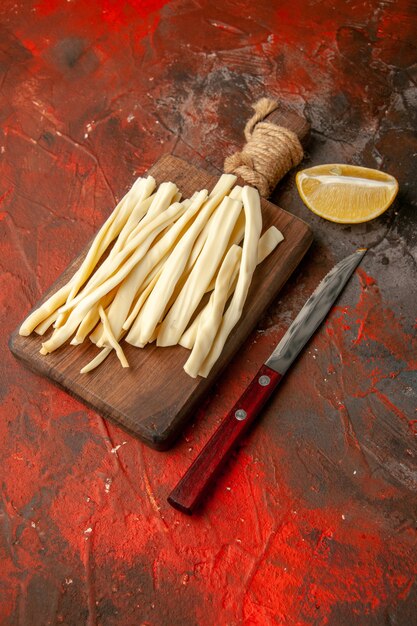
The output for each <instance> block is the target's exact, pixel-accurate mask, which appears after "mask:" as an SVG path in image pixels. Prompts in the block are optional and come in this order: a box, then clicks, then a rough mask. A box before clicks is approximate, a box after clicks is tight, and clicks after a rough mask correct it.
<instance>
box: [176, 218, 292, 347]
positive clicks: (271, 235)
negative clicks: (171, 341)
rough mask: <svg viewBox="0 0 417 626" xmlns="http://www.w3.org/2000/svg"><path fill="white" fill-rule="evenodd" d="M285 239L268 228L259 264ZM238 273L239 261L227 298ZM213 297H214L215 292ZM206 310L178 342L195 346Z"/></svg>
mask: <svg viewBox="0 0 417 626" xmlns="http://www.w3.org/2000/svg"><path fill="white" fill-rule="evenodd" d="M283 239H284V237H283V235H282V233H281V232H280V231H279V230H278V228H276V227H275V226H271V227H270V228H268V230H267V231H265V232H264V234H263V235H262V237H261V238H260V240H259V244H258V265H259V264H260V263H262V262H263V261H264V260H265V259H266V257H267V256H269V255H270V254H271V252H273V250H275V248H276V247H277V245H278V244H279V243H280V242H281V241H283ZM238 273H239V263H237V262H236V264H235V267H234V269H233V276H232V280H231V283H230V287H229V291H228V294H227V299H229V298H230V296H231V295H232V293H233V292H234V290H235V287H236V282H237V277H238ZM213 289H214V282H213V281H212V282H211V283H210V285H209V287H208V289H207V291H212V290H213ZM211 297H213V294H212V296H211ZM206 306H208V305H206ZM204 310H205V308H204V309H202V310H201V311H200V312H199V314H198V315H197V316H196V317H195V318H194V320H193V322H192V324H190V326H189V327H188V328H187V330H186V331H185V333H184V334H183V336H182V337H181V339H180V341H179V342H178V343H179V344H180V345H181V346H183V347H184V348H188V350H191V349H192V348H193V346H194V343H195V340H196V337H197V331H198V325H199V323H200V319H201V316H202V314H203V312H204Z"/></svg>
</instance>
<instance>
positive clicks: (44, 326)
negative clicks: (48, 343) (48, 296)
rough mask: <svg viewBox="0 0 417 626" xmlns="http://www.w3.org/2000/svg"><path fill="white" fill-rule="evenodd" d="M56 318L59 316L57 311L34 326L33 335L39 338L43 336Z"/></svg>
mask: <svg viewBox="0 0 417 626" xmlns="http://www.w3.org/2000/svg"><path fill="white" fill-rule="evenodd" d="M58 316H59V313H58V310H56V311H54V312H53V313H51V315H49V317H47V318H46V320H43V322H41V323H40V324H38V326H36V328H35V333H36V334H37V335H40V336H42V335H44V334H45V333H46V331H47V330H48V328H50V327H51V326H52V324H53V323H54V322H55V320H56V319H57V318H58Z"/></svg>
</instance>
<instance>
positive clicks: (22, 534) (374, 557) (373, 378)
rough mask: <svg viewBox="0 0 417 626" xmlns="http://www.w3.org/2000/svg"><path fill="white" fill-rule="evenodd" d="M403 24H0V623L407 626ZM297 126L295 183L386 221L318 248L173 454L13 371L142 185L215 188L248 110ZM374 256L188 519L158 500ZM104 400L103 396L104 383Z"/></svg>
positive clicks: (401, 14) (174, 20)
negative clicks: (310, 314)
mask: <svg viewBox="0 0 417 626" xmlns="http://www.w3.org/2000/svg"><path fill="white" fill-rule="evenodd" d="M414 11H415V2H411V1H409V2H407V1H404V0H398V1H397V2H394V3H387V2H382V1H380V2H378V1H374V2H367V1H365V2H362V1H361V2H358V1H356V0H352V1H348V2H345V1H342V0H337V1H327V2H322V1H313V0H308V1H304V0H291V1H282V2H273V1H270V0H268V1H267V0H261V1H259V2H249V1H248V0H226V1H224V2H218V3H216V2H208V1H207V0H202V1H198V0H196V1H192V0H190V1H187V0H178V1H173V2H164V1H163V0H144V1H139V0H130V2H125V3H123V2H118V1H116V0H102V1H99V0H94V1H91V0H89V1H88V2H87V1H84V2H83V1H81V0H68V1H66V0H50V1H48V2H47V1H46V0H43V1H40V2H29V1H25V2H20V1H19V0H3V1H2V3H1V6H0V16H1V19H0V22H1V31H0V98H1V100H0V118H1V134H0V158H1V175H0V202H1V206H0V211H1V212H0V228H1V255H0V266H1V275H0V280H1V289H0V298H1V313H2V323H1V326H0V331H1V337H2V357H1V362H0V368H1V369H0V372H1V373H0V376H1V409H0V410H1V420H0V432H1V445H0V454H1V457H2V460H1V470H2V477H1V487H2V500H1V517H0V521H1V548H0V563H1V567H0V616H1V619H0V622H1V624H2V625H7V626H9V625H18V624H19V625H24V626H26V625H27V626H38V625H39V626H43V625H47V624H60V623H62V624H68V625H74V626H75V625H76V626H78V625H82V624H89V625H93V624H99V625H103V626H128V625H129V626H130V625H132V626H138V625H140V624H143V625H156V626H159V625H169V626H171V625H172V626H176V625H181V626H194V625H200V624H204V625H208V626H219V625H229V626H232V625H237V624H250V625H251V626H252V625H254V626H265V625H269V624H283V625H287V624H289V625H298V626H301V625H302V626H304V625H322V624H330V625H332V626H333V625H334V626H339V625H345V624H349V625H350V624H360V625H361V626H368V625H372V626H374V625H375V626H376V625H378V626H380V625H385V624H386V625H396V626H398V625H400V626H409V625H411V624H415V623H416V610H417V603H416V600H417V586H416V583H415V577H416V573H417V565H416V557H417V550H416V540H417V536H416V504H417V502H416V487H417V446H416V435H417V413H416V405H417V403H416V393H417V389H416V388H417V385H416V361H417V341H416V334H415V323H416V320H415V313H416V301H417V288H416V274H417V273H416V249H417V240H416V234H417V230H416V228H417V219H416V207H415V202H416V195H415V190H416V171H417V168H416V154H417V139H416V134H415V129H416V115H417V114H416V102H417V93H416V88H415V87H416V79H417V47H416V42H417V39H416V23H417V22H416V14H415V12H414ZM265 94H267V95H270V96H275V97H277V98H278V99H279V100H282V101H283V102H285V103H287V104H289V105H292V106H293V107H294V108H295V109H297V110H298V111H300V112H303V113H304V114H305V116H306V117H307V118H308V119H309V120H310V121H311V123H312V126H313V128H314V132H313V135H312V141H311V144H310V146H309V151H308V154H307V158H306V160H305V162H304V166H307V165H311V164H316V163H322V162H349V163H356V164H360V165H366V166H370V167H376V168H381V169H383V170H386V171H388V172H390V173H391V174H393V175H394V176H396V177H397V178H398V180H399V183H400V194H399V197H398V200H397V201H396V203H395V205H394V206H393V207H392V208H391V209H390V210H389V211H388V212H387V213H386V214H385V215H383V216H382V217H381V218H379V219H377V220H375V221H373V222H370V223H368V224H363V225H359V226H341V225H336V224H331V223H328V222H325V221H323V220H321V219H320V218H318V217H315V216H314V215H313V214H312V213H310V212H309V211H308V209H306V208H305V207H304V205H303V204H302V202H301V200H300V198H299V197H298V194H297V192H296V189H295V185H294V175H293V174H291V175H290V176H288V177H287V178H286V179H285V180H284V181H283V183H282V184H281V186H280V187H279V190H278V191H277V193H276V195H275V200H276V201H277V202H278V203H279V204H280V205H281V206H282V207H284V208H286V209H288V210H289V211H292V212H293V213H295V214H296V215H299V216H300V217H302V218H303V219H305V220H306V221H307V222H308V223H309V224H310V225H311V226H312V228H313V229H314V232H315V243H314V246H313V248H312V249H311V251H310V252H309V254H308V255H307V257H306V259H305V261H304V262H303V263H302V265H301V266H300V268H299V270H298V271H297V272H296V274H295V275H294V276H293V277H292V278H291V280H290V281H289V283H288V285H287V287H286V288H285V290H284V292H283V293H282V295H281V297H280V298H279V300H278V301H277V302H276V304H275V305H274V306H273V307H272V308H271V310H270V311H269V312H268V314H267V315H266V316H265V317H264V319H262V320H260V322H259V326H258V329H257V331H256V332H255V333H254V334H253V335H252V337H251V339H250V340H249V341H248V342H247V343H246V344H245V345H244V346H243V347H242V350H241V352H240V354H239V355H238V357H237V358H236V359H235V360H234V362H233V364H232V365H231V366H230V368H229V369H228V371H227V373H226V374H225V376H224V377H223V378H222V380H221V382H220V383H219V384H218V385H217V387H216V388H215V389H214V390H213V397H212V399H211V401H210V402H208V403H207V406H206V407H205V410H206V413H205V415H204V416H203V413H202V412H201V414H199V415H196V419H195V420H194V423H193V424H190V426H189V428H188V429H187V430H186V431H185V432H184V434H183V436H182V437H181V439H180V441H179V443H178V445H177V446H176V447H175V448H174V449H173V450H172V451H170V452H167V453H158V452H156V451H154V450H150V449H148V448H146V447H145V446H143V445H142V444H141V443H139V442H138V441H136V440H135V439H134V438H132V437H131V436H129V435H127V434H125V433H124V432H123V431H122V430H120V429H119V428H117V427H115V426H113V425H111V424H109V423H107V422H105V421H104V420H103V419H101V418H100V417H99V416H98V415H96V414H95V413H94V412H92V411H89V410H86V409H85V408H84V407H83V406H82V405H81V404H79V403H78V402H76V401H75V400H73V399H71V398H70V397H69V396H67V395H66V394H65V393H63V392H61V391H59V390H57V389H56V388H55V387H54V386H53V385H52V384H49V383H48V382H46V381H45V380H42V379H40V378H38V377H37V376H35V375H32V374H31V373H29V372H28V371H26V370H24V369H23V367H21V366H20V365H19V364H18V363H17V362H15V360H14V359H13V357H12V356H11V354H10V353H9V352H8V350H7V340H8V336H9V334H10V333H11V331H12V330H13V329H14V328H15V326H16V325H17V323H18V322H20V321H21V319H22V318H23V316H24V315H25V313H26V312H27V311H28V310H29V308H30V307H31V306H32V305H33V303H34V302H35V301H36V300H37V299H38V298H39V296H40V295H41V294H42V292H43V291H44V290H45V289H46V288H47V287H48V286H49V284H50V283H51V282H52V281H53V280H54V279H55V278H56V276H57V275H58V274H59V273H60V272H61V271H62V270H63V269H64V268H65V266H66V265H67V264H68V262H69V261H70V260H71V259H72V258H73V257H74V256H75V255H76V254H77V253H78V252H79V250H80V249H81V248H82V247H83V246H84V244H85V243H86V242H87V241H88V239H89V238H90V237H91V235H92V234H93V233H94V232H95V230H96V229H97V227H98V226H99V225H100V224H101V223H102V221H103V219H104V218H105V216H107V215H108V213H109V211H110V209H111V208H112V206H113V205H114V203H115V200H116V199H117V198H120V197H121V195H122V194H123V193H124V192H125V191H126V190H127V188H128V187H129V186H130V185H131V183H132V182H133V180H134V177H135V176H136V175H138V174H142V173H143V172H146V169H147V168H148V167H149V166H150V165H151V164H152V163H153V162H154V161H155V160H157V159H158V158H159V157H160V156H161V155H163V154H165V153H167V152H172V153H174V154H176V155H179V156H182V157H184V158H186V159H188V160H189V161H191V162H193V163H195V164H198V165H201V166H203V167H205V168H207V169H209V170H210V171H212V172H214V173H215V172H220V171H221V169H222V164H223V158H224V156H225V155H227V154H229V153H231V152H232V151H233V150H235V149H237V148H238V147H239V146H240V145H241V142H242V130H243V125H244V122H245V120H246V119H247V118H248V117H249V116H250V114H251V108H250V105H251V103H253V102H254V101H256V100H257V98H258V97H260V96H263V95H265ZM363 245H365V246H369V247H370V251H369V253H368V254H367V256H366V258H365V260H364V262H363V264H362V266H361V268H360V269H359V271H358V272H357V273H356V274H355V276H354V277H353V279H352V281H351V283H350V284H349V286H348V288H347V289H346V291H345V292H344V294H343V296H342V298H341V300H340V301H339V302H338V305H337V306H336V307H335V308H334V309H333V311H332V313H331V315H330V316H329V318H328V320H327V321H326V323H325V325H324V327H323V328H322V329H321V330H320V332H318V333H317V334H316V336H315V337H314V339H313V340H312V342H311V344H310V345H309V346H308V348H307V349H306V350H305V352H304V353H303V355H302V357H301V358H300V359H299V361H298V363H297V364H296V366H295V367H294V368H293V370H292V371H291V373H290V375H289V376H288V378H287V380H286V381H285V382H284V384H283V385H282V387H281V388H280V390H279V392H278V394H277V395H276V397H275V399H274V400H273V402H272V404H271V406H270V407H269V408H268V410H267V411H266V412H265V414H264V416H263V419H262V420H261V421H260V422H259V423H258V425H257V427H256V428H255V429H254V431H253V432H252V433H251V435H250V436H249V437H248V438H247V440H246V441H245V442H244V444H243V446H242V448H241V449H240V451H239V452H238V453H237V454H236V457H235V459H234V461H233V463H232V464H231V465H230V466H229V468H228V469H227V471H226V472H225V473H224V474H223V476H222V477H221V479H220V480H219V483H218V488H217V489H216V491H215V493H214V494H213V496H212V497H211V499H210V500H209V502H208V503H207V506H206V508H205V510H204V511H203V512H202V513H200V514H199V515H196V516H195V517H192V518H187V517H184V516H183V515H181V514H180V513H178V512H176V511H174V510H173V509H171V508H170V507H169V505H168V504H167V503H166V496H167V494H168V493H169V491H170V489H171V488H172V487H173V486H174V484H175V483H176V481H177V480H178V478H179V477H180V476H181V474H182V473H183V472H184V470H185V469H186V468H187V467H188V466H189V464H190V462H191V460H192V459H193V458H194V457H195V455H196V454H197V452H198V451H199V450H200V449H201V447H202V446H203V444H204V443H205V441H206V440H207V438H208V437H209V435H210V434H211V433H212V432H213V430H214V428H215V427H216V425H217V424H218V423H219V419H220V416H221V415H222V414H223V412H225V411H227V410H228V409H229V408H230V407H231V406H232V405H233V403H234V401H235V400H236V398H237V397H238V395H239V394H240V393H241V391H242V390H243V389H244V387H245V385H246V384H247V383H248V381H249V380H250V378H251V376H252V375H253V374H254V372H255V371H256V370H257V369H258V367H259V365H260V364H261V363H262V361H263V360H264V359H265V357H266V356H267V355H268V354H269V352H270V350H271V348H272V347H273V346H274V345H275V344H276V342H277V341H278V340H279V338H280V337H281V336H282V334H283V332H284V331H285V329H286V328H287V326H288V324H289V323H290V321H291V320H292V319H293V317H294V315H295V314H296V312H297V311H298V310H299V308H300V306H301V305H302V303H303V302H304V301H305V299H306V298H307V296H308V295H309V294H310V292H311V291H312V289H313V288H314V287H315V285H316V284H317V282H318V281H319V280H320V278H322V277H323V275H324V274H325V273H326V271H327V270H328V269H329V268H330V267H331V266H332V264H334V263H335V262H336V261H337V260H338V259H340V258H342V257H343V256H344V255H346V254H348V253H349V252H351V251H352V250H354V249H355V247H356V246H363ZM112 384H117V381H112Z"/></svg>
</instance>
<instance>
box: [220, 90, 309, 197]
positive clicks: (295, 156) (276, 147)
mask: <svg viewBox="0 0 417 626" xmlns="http://www.w3.org/2000/svg"><path fill="white" fill-rule="evenodd" d="M278 106H279V104H278V102H276V101H275V100H270V99H269V98H261V100H258V102H257V103H256V104H254V105H253V108H254V110H255V114H254V115H253V117H251V118H250V120H249V121H248V123H247V124H246V126H245V138H246V141H247V143H246V145H245V146H244V148H243V150H242V151H241V152H235V154H232V155H231V156H229V157H227V158H226V160H225V162H224V171H225V172H227V173H229V174H236V176H240V177H241V178H243V180H244V181H245V182H246V183H248V185H252V186H253V187H256V188H257V189H258V191H259V193H260V194H261V196H263V197H264V198H268V197H269V196H270V195H271V193H272V191H273V190H274V188H275V187H276V185H277V183H278V181H279V180H280V179H281V178H282V177H283V176H284V175H285V174H286V173H287V172H288V171H289V170H290V169H291V168H292V167H295V166H296V165H298V164H299V163H300V162H301V160H302V158H303V156H304V153H303V148H302V146H301V144H300V140H299V139H298V137H297V135H296V134H295V133H294V132H293V131H292V130H289V129H288V128H285V127H284V126H277V125H276V124H273V123H271V122H265V121H263V120H264V119H265V117H267V115H269V114H270V113H272V111H275V110H276V109H277V108H278Z"/></svg>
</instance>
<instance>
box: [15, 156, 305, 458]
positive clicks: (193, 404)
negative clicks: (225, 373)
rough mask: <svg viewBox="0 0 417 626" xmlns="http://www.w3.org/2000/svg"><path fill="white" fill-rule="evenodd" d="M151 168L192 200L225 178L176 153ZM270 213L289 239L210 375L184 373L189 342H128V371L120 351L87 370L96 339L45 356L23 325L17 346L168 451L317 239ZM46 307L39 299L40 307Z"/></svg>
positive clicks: (269, 207) (259, 277)
mask: <svg viewBox="0 0 417 626" xmlns="http://www.w3.org/2000/svg"><path fill="white" fill-rule="evenodd" d="M149 173H150V174H152V175H153V176H154V177H155V179H156V181H157V183H158V184H159V183H161V182H163V181H167V180H171V181H173V182H175V183H176V184H177V185H178V187H179V189H180V191H181V192H182V194H183V196H184V197H187V196H190V195H191V194H192V193H193V192H194V191H195V190H197V189H202V188H208V189H209V190H210V189H211V188H212V187H213V186H214V183H215V181H216V180H217V179H216V177H213V176H211V175H209V174H207V173H206V172H204V171H202V170H200V169H197V168H196V167H194V166H192V165H190V164H188V163H186V162H185V161H183V160H181V159H178V158H176V157H173V156H165V157H163V158H162V159H161V160H160V161H158V162H157V163H156V164H155V165H154V166H153V167H152V168H151V169H150V171H149ZM262 211H263V230H264V231H265V230H266V229H267V228H268V227H269V226H271V225H275V226H276V227H277V228H279V230H281V231H282V233H283V235H284V237H285V239H284V241H283V242H282V243H281V244H279V246H278V247H277V249H276V250H275V251H274V252H273V253H272V254H271V255H270V256H269V257H268V258H267V259H266V260H265V261H264V262H263V263H262V265H261V266H260V267H259V268H258V269H257V270H256V272H255V275H254V278H253V281H252V286H251V289H250V292H249V295H248V300H247V303H246V305H245V309H244V314H243V316H242V319H241V321H240V323H239V324H238V325H237V326H236V328H235V329H234V330H233V332H232V333H231V335H230V337H229V339H228V341H227V344H226V346H225V348H224V350H223V353H222V355H221V357H220V358H219V360H218V362H217V363H216V365H215V366H214V368H213V370H212V372H211V374H210V376H209V377H208V378H207V379H203V378H197V379H193V378H190V377H189V376H188V375H187V374H186V373H185V372H184V370H183V365H184V363H185V361H186V359H187V355H188V353H189V352H188V350H186V349H184V348H182V347H181V346H173V347H169V348H156V346H155V345H148V346H146V348H144V349H143V350H140V349H138V348H135V347H133V346H130V345H129V344H126V343H125V342H123V349H124V350H125V353H126V356H127V359H128V361H129V364H130V368H129V369H127V370H123V369H122V368H121V367H120V364H119V362H118V360H117V357H116V355H115V354H114V353H112V354H110V356H109V357H108V358H107V359H106V361H105V362H104V363H103V364H102V365H101V366H100V367H98V368H97V369H96V370H94V371H93V372H91V373H89V374H83V375H82V374H80V369H81V368H82V367H83V366H84V365H85V364H86V363H87V362H88V361H90V360H91V359H92V358H93V357H94V356H95V355H96V354H97V348H96V347H95V346H93V345H92V344H91V342H90V341H88V340H86V341H85V342H84V344H82V345H80V346H71V345H69V344H67V345H65V346H63V347H62V348H60V349H58V350H57V351H56V352H54V353H52V354H50V355H48V356H46V357H45V356H41V355H40V354H39V349H40V347H41V343H42V341H44V340H45V339H44V338H40V337H38V336H37V335H35V334H32V335H31V336H29V337H21V336H20V335H19V334H18V331H17V330H16V331H15V332H14V333H13V335H12V337H11V340H10V349H11V350H12V352H13V353H14V354H15V356H17V357H18V358H19V359H21V360H22V361H23V362H24V363H25V364H26V365H27V366H28V367H29V368H30V369H31V370H32V371H34V372H37V373H39V374H42V375H43V376H46V377H47V378H49V379H51V380H52V381H54V382H55V383H57V384H58V385H60V386H61V387H62V388H64V389H65V390H66V391H68V392H69V393H70V394H72V395H74V396H75V397H77V398H79V399H80V400H82V401H83V402H85V403H86V404H87V405H89V406H90V407H92V408H93V409H95V410H96V411H98V412H99V413H100V414H101V415H103V416H104V417H106V418H109V419H111V420H113V421H115V422H117V423H118V424H120V425H121V426H122V427H123V428H125V429H126V430H127V431H129V432H130V433H132V434H134V435H136V436H138V437H139V438H140V439H141V440H142V441H143V442H145V443H146V444H148V445H149V446H151V447H153V448H157V449H160V450H162V449H166V448H168V447H169V446H170V445H171V444H172V443H173V441H174V440H175V438H176V437H177V435H178V434H179V432H180V430H181V427H182V426H183V424H184V422H185V421H186V420H187V419H188V418H189V417H190V416H191V415H192V414H193V412H194V411H195V410H196V408H197V407H198V405H199V403H200V402H201V400H202V397H203V395H204V394H205V392H206V391H207V389H208V388H209V387H210V386H211V385H212V384H213V382H214V380H215V378H216V376H217V375H218V374H219V372H220V371H221V370H222V368H224V367H225V366H226V365H227V363H228V362H229V360H230V359H231V357H232V356H233V355H234V354H235V352H236V351H237V350H238V348H239V346H241V345H242V343H243V341H244V340H245V338H246V337H247V336H248V335H249V333H250V332H251V330H252V329H253V328H254V326H255V324H256V322H257V321H258V319H259V318H260V316H261V315H262V314H263V313H264V311H265V310H266V309H267V307H268V306H269V305H270V304H271V302H272V301H273V300H274V298H275V297H276V296H277V294H278V292H279V290H280V289H281V287H282V286H283V285H284V283H285V282H286V280H287V279H288V277H289V276H290V275H291V273H292V272H293V270H294V269H295V268H296V267H297V265H298V263H299V262H300V260H301V259H302V257H303V256H304V254H305V253H306V251H307V249H308V247H309V246H310V243H311V241H312V233H311V230H310V228H309V227H308V226H307V225H306V224H305V223H304V222H303V221H301V220H300V219H298V218H296V217H294V216H292V215H290V214H289V213H286V212H285V211H283V210H282V209H280V208H278V207H276V206H275V205H273V204H271V203H270V202H268V201H266V200H263V201H262ZM84 255H85V251H84V252H83V253H82V254H81V255H80V256H79V257H78V258H77V259H76V260H75V261H74V262H73V263H72V264H71V266H70V267H69V268H68V269H67V270H66V271H65V272H64V273H63V274H62V275H61V276H60V277H59V279H58V280H57V281H56V282H55V284H54V285H53V286H52V287H51V289H50V290H49V291H48V293H46V294H45V298H44V299H46V298H47V297H49V295H50V294H51V293H52V292H54V291H56V290H57V289H58V288H59V287H61V286H62V285H63V284H64V283H66V282H67V281H68V279H69V277H70V276H71V275H72V273H73V272H74V271H75V269H76V268H77V267H78V266H79V265H80V263H81V260H82V259H83V257H84ZM38 306H39V303H37V304H36V307H35V308H37V307H38Z"/></svg>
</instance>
